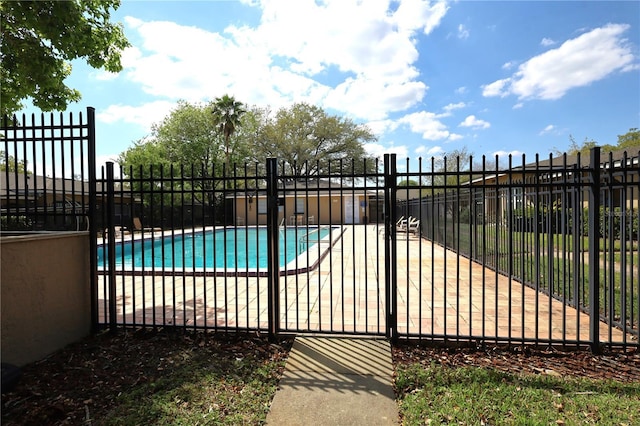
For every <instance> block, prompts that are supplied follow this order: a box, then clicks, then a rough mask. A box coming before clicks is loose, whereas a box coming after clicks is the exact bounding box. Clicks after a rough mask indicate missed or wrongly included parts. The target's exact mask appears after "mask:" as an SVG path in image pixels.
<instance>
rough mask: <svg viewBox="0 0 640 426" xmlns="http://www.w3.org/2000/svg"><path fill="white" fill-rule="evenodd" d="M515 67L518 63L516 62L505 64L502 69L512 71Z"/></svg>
mask: <svg viewBox="0 0 640 426" xmlns="http://www.w3.org/2000/svg"><path fill="white" fill-rule="evenodd" d="M515 65H516V62H514V61H509V62H505V63H504V64H502V69H503V70H510V69H511V68H513V67H514V66H515Z"/></svg>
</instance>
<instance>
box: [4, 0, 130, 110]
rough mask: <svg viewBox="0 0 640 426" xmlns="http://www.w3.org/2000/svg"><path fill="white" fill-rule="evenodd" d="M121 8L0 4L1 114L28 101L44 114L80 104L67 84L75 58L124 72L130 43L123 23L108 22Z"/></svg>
mask: <svg viewBox="0 0 640 426" xmlns="http://www.w3.org/2000/svg"><path fill="white" fill-rule="evenodd" d="M119 6H120V0H67V1H18V0H15V1H2V2H0V15H1V16H2V31H1V33H0V46H1V49H0V50H1V51H0V75H1V80H0V99H1V102H0V115H4V114H12V113H14V112H16V111H19V110H20V109H21V108H22V106H23V105H22V101H23V100H24V99H26V98H28V97H31V98H32V99H33V104H34V105H35V106H36V107H38V108H40V109H41V110H44V111H52V110H60V111H62V110H65V109H66V107H67V105H68V104H69V102H73V101H77V100H79V99H80V92H79V91H78V90H76V89H73V88H70V87H68V86H67V85H66V84H65V83H64V80H65V78H67V77H68V76H69V74H70V73H71V64H70V61H72V60H74V59H79V58H83V59H85V60H86V61H87V63H88V64H89V65H90V66H92V67H93V68H104V69H106V70H107V71H110V72H118V71H120V70H121V69H122V65H121V63H120V56H121V52H122V50H123V49H124V48H126V47H127V46H129V43H128V41H127V39H126V38H125V36H124V32H123V29H122V26H121V24H119V23H111V22H110V21H109V19H110V15H111V10H112V9H113V10H115V9H117V8H118V7H119Z"/></svg>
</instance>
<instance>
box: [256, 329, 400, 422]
mask: <svg viewBox="0 0 640 426" xmlns="http://www.w3.org/2000/svg"><path fill="white" fill-rule="evenodd" d="M392 375H393V368H392V365H391V348H390V346H389V343H388V342H386V341H384V340H372V339H366V340H365V339H344V338H327V337H323V338H318V337H298V338H296V341H295V343H294V345H293V349H292V351H291V353H290V355H289V359H288V361H287V366H286V369H285V372H284V375H283V377H282V379H281V380H280V384H279V386H278V391H277V392H276V395H275V397H274V399H273V401H272V403H271V410H270V411H269V414H268V415H267V424H268V425H273V426H279V425H301V426H309V425H344V426H348V425H357V426H360V425H371V426H375V425H395V424H397V423H398V407H397V404H396V402H395V394H394V391H393V387H392Z"/></svg>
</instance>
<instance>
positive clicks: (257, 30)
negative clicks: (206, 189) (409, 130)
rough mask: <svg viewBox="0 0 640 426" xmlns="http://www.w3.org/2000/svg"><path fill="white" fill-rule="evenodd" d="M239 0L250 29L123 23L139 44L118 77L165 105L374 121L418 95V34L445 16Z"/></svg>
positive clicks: (350, 3)
mask: <svg viewBox="0 0 640 426" xmlns="http://www.w3.org/2000/svg"><path fill="white" fill-rule="evenodd" d="M245 3H247V4H250V5H251V6H254V7H256V8H259V9H260V11H261V19H260V23H259V25H257V26H255V27H249V26H235V25H230V26H228V27H227V28H226V29H225V30H224V31H222V32H211V31H206V30H204V29H201V28H197V27H193V26H184V25H179V24H177V23H175V22H169V21H143V20H140V19H138V18H135V17H130V16H129V17H126V18H125V19H124V22H125V25H126V27H127V31H131V32H132V33H134V36H133V37H130V39H136V40H137V39H140V40H141V42H140V43H137V44H136V45H135V46H133V47H131V48H129V49H127V50H126V51H125V53H124V55H123V58H122V63H123V66H124V70H123V73H122V75H123V76H124V77H125V78H127V79H128V80H130V81H132V82H134V83H136V84H138V85H140V86H141V87H142V89H143V90H144V92H145V93H147V94H149V95H151V96H155V97H159V98H163V99H167V100H178V99H184V100H187V101H189V102H198V101H207V100H210V99H212V98H214V97H216V96H220V95H221V94H223V93H230V94H232V95H233V96H235V97H236V98H237V99H239V100H240V101H242V102H245V103H247V104H257V105H266V104H268V105H271V106H275V107H277V106H282V105H285V104H289V103H291V102H293V101H305V102H309V103H312V104H316V105H320V106H323V107H328V108H333V109H336V110H338V111H341V112H344V113H346V114H347V115H349V116H352V117H355V118H360V119H369V120H382V119H385V118H386V117H387V116H388V114H389V113H392V112H396V111H403V110H405V109H407V108H410V107H412V106H414V105H415V104H416V103H418V102H420V101H421V100H422V98H423V97H424V95H425V93H426V91H427V89H428V87H427V86H426V85H425V84H424V83H423V82H422V81H420V80H418V77H419V71H418V69H417V68H416V62H417V60H418V57H419V52H418V50H417V48H416V44H417V37H418V36H419V34H420V33H424V34H429V33H431V32H432V31H433V29H434V28H436V27H437V26H438V25H439V24H440V22H441V20H442V19H443V17H444V16H445V14H446V12H447V10H448V5H447V3H446V2H439V1H438V2H429V1H423V0H405V1H402V2H400V3H399V4H397V3H396V2H395V1H392V0H377V1H366V2H362V1H359V0H342V1H326V2H313V1H307V2H302V1H296V2H289V1H279V0H264V1H249V2H247V1H245ZM396 4H397V7H396ZM354 16H356V17H357V19H353V17H354ZM301 17H309V19H301ZM292 34H295V36H292ZM329 75H330V76H331V78H328V76H329ZM328 81H331V83H328Z"/></svg>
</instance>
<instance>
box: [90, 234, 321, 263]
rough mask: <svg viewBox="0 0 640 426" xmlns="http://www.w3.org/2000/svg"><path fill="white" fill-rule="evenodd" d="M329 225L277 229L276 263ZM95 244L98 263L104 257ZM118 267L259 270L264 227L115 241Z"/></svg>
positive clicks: (297, 251)
mask: <svg viewBox="0 0 640 426" xmlns="http://www.w3.org/2000/svg"><path fill="white" fill-rule="evenodd" d="M330 231H331V230H330V229H329V228H317V227H310V228H299V227H298V228H285V229H282V230H280V266H284V265H286V264H287V263H289V262H291V261H292V260H294V259H295V258H296V257H297V256H299V255H301V254H302V253H304V252H305V251H307V250H310V249H311V248H312V247H313V246H314V245H315V244H317V243H318V241H319V240H321V239H322V238H324V237H326V236H327V235H329V233H330ZM107 253H108V250H107V248H106V247H100V246H99V247H98V266H99V267H102V266H103V265H104V264H105V262H106V259H107V256H108V254H107ZM115 257H116V265H117V267H118V269H122V268H124V269H127V270H131V269H136V270H142V269H149V270H150V269H151V268H158V269H165V270H168V269H174V268H175V269H182V270H185V269H206V270H213V269H236V270H238V269H254V268H258V269H263V268H266V267H267V229H266V228H264V227H258V228H256V227H246V228H227V229H217V230H210V231H204V232H194V233H188V234H184V235H183V234H175V235H174V236H173V237H172V236H171V235H165V236H164V237H160V238H154V239H151V238H147V239H145V240H135V241H134V242H133V243H132V242H131V241H126V242H124V244H123V243H117V244H116V253H115Z"/></svg>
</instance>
